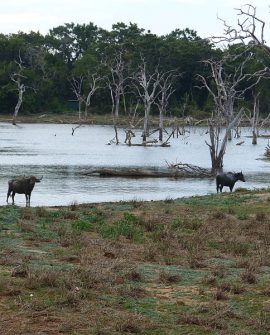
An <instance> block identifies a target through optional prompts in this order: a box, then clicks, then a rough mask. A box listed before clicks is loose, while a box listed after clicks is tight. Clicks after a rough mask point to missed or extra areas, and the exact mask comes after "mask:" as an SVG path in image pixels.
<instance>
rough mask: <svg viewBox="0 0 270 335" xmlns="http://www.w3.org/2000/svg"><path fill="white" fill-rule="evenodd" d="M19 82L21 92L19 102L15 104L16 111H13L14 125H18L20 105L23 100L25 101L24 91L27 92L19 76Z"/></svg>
mask: <svg viewBox="0 0 270 335" xmlns="http://www.w3.org/2000/svg"><path fill="white" fill-rule="evenodd" d="M17 84H18V91H19V94H18V101H17V104H16V106H15V109H14V113H13V118H12V124H13V125H16V120H17V115H18V113H19V110H20V107H21V105H22V102H23V93H24V92H25V86H24V84H20V78H18V82H17Z"/></svg>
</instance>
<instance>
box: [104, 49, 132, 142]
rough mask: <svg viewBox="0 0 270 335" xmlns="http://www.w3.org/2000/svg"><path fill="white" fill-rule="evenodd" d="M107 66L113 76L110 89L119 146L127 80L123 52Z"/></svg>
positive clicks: (109, 83) (109, 84)
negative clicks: (120, 118)
mask: <svg viewBox="0 0 270 335" xmlns="http://www.w3.org/2000/svg"><path fill="white" fill-rule="evenodd" d="M107 66H108V67H109V69H110V72H111V76H110V78H109V79H108V87H109V89H110V93H111V100H112V119H113V125H114V131H115V138H116V144H119V139H118V131H117V126H118V122H119V111H120V100H121V96H123V97H124V84H125V81H126V80H127V77H126V76H125V74H124V72H125V63H124V60H123V52H122V51H119V53H118V54H117V55H116V56H115V58H114V60H113V61H112V62H108V63H107Z"/></svg>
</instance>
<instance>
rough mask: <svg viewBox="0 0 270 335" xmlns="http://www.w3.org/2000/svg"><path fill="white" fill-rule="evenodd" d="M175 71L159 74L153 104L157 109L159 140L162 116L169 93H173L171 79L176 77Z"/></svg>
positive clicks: (161, 129) (161, 139)
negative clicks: (155, 97) (156, 92)
mask: <svg viewBox="0 0 270 335" xmlns="http://www.w3.org/2000/svg"><path fill="white" fill-rule="evenodd" d="M175 72H176V71H175V70H172V71H169V72H166V73H164V74H162V75H161V78H160V81H159V84H158V86H159V87H158V90H159V94H158V96H157V99H156V102H155V104H156V105H157V107H158V110H159V141H163V128H164V125H163V118H164V116H165V115H166V112H167V108H168V103H169V99H170V97H171V95H172V94H173V93H174V91H175V89H174V88H173V81H174V79H175V78H176V76H177V75H176V73H175Z"/></svg>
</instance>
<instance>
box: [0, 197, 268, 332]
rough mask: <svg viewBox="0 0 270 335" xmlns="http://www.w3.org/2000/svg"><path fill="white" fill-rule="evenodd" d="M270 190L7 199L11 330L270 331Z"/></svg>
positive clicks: (4, 300)
mask: <svg viewBox="0 0 270 335" xmlns="http://www.w3.org/2000/svg"><path fill="white" fill-rule="evenodd" d="M269 245H270V193H269V192H268V191H267V190H262V191H253V192H248V191H243V190H242V192H234V193H232V194H229V193H227V194H226V193H223V194H218V195H211V196H205V197H192V198H186V199H178V200H175V201H173V200H170V199H167V200H166V201H158V202H140V201H132V202H126V203H123V202H120V203H107V204H95V205H92V204H91V205H77V204H72V205H70V206H69V207H59V208H19V207H16V206H12V205H10V206H4V207H0V324H1V329H0V334H7V335H8V334H9V335H10V334H16V335H17V334H25V335H26V334H27V335H31V334H35V335H36V334H53V335H56V334H77V335H78V334H87V335H88V334H96V335H106V334H107V335H111V334H148V335H150V334H151V335H159V334H170V335H176V334H177V335H178V334H196V335H197V334H201V335H203V334H207V335H208V334H213V335H214V334H224V335H225V334H226V335H229V334H237V335H245V334H246V335H250V334H251V335H252V334H260V335H264V334H265V335H266V334H269V333H270V249H269Z"/></svg>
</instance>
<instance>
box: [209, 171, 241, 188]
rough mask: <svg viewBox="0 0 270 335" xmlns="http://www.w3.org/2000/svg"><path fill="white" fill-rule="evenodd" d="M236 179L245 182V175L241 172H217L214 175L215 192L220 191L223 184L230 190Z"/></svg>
mask: <svg viewBox="0 0 270 335" xmlns="http://www.w3.org/2000/svg"><path fill="white" fill-rule="evenodd" d="M237 180H241V181H244V182H245V177H244V175H243V173H242V172H238V173H232V172H228V173H219V174H218V175H217V176H216V184H217V192H218V191H220V192H222V189H223V186H228V187H229V188H230V191H231V192H232V190H233V187H234V184H235V183H236V182H237Z"/></svg>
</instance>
